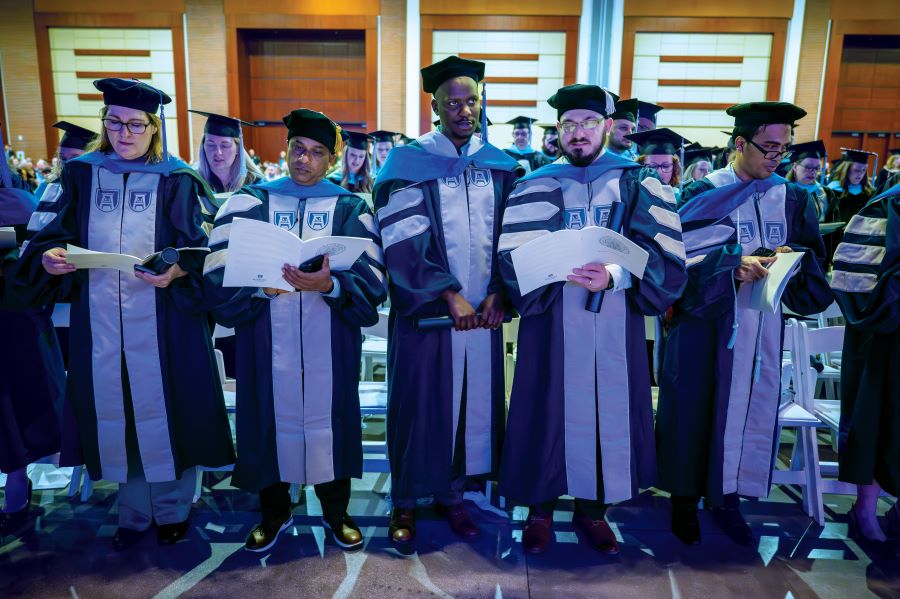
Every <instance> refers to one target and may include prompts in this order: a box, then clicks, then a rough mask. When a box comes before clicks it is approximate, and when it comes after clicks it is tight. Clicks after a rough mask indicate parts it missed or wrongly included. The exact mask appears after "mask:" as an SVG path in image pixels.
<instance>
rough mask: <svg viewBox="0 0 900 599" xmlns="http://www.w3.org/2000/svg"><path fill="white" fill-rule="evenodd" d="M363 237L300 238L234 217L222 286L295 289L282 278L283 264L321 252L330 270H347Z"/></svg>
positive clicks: (361, 249)
mask: <svg viewBox="0 0 900 599" xmlns="http://www.w3.org/2000/svg"><path fill="white" fill-rule="evenodd" d="M371 243H372V240H371V239H366V238H365V237H334V236H328V237H316V238H314V239H309V240H307V241H303V240H302V239H300V238H299V237H297V236H296V235H294V234H293V233H291V232H290V231H287V230H285V229H282V228H281V227H276V226H275V225H273V224H270V223H266V222H263V221H259V220H254V219H250V218H235V219H234V220H233V221H232V224H231V233H230V234H229V237H228V258H227V260H226V261H225V276H224V278H223V280H222V285H223V286H225V287H273V288H275V289H283V290H284V291H293V290H294V288H293V287H291V285H290V284H289V283H288V282H287V281H285V280H284V277H283V276H282V275H281V268H282V266H283V265H285V264H294V265H300V264H302V263H303V262H306V261H307V260H309V259H310V258H314V257H316V256H318V255H320V254H328V262H329V264H330V268H331V270H347V269H348V268H350V267H351V266H353V263H354V262H356V260H357V259H358V258H359V257H360V255H362V253H363V252H365V251H366V248H367V247H369V244H371Z"/></svg>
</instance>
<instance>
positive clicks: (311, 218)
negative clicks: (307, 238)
mask: <svg viewBox="0 0 900 599" xmlns="http://www.w3.org/2000/svg"><path fill="white" fill-rule="evenodd" d="M306 224H307V225H309V228H310V229H312V230H313V231H321V230H322V229H324V228H325V227H327V226H328V213H327V212H310V213H309V214H308V215H306Z"/></svg>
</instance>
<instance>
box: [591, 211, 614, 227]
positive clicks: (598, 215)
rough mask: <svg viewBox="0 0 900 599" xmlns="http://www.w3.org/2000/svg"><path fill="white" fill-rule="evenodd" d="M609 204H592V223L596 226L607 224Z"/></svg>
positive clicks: (605, 225)
mask: <svg viewBox="0 0 900 599" xmlns="http://www.w3.org/2000/svg"><path fill="white" fill-rule="evenodd" d="M609 210H610V207H609V206H594V224H595V225H597V226H598V227H607V226H609Z"/></svg>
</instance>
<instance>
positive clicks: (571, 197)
mask: <svg viewBox="0 0 900 599" xmlns="http://www.w3.org/2000/svg"><path fill="white" fill-rule="evenodd" d="M548 102H549V103H550V105H551V106H553V107H554V108H556V109H557V114H558V118H559V125H558V127H559V134H560V135H559V141H560V146H561V149H562V152H563V156H564V160H562V161H559V162H557V163H554V164H551V165H548V166H544V167H541V168H540V169H538V170H536V171H535V172H533V173H531V174H530V175H528V176H527V177H525V178H523V179H520V180H519V182H518V184H517V186H516V188H515V190H514V191H513V193H512V194H510V196H509V200H508V201H507V205H506V210H505V213H504V216H503V228H502V234H501V235H500V241H499V247H498V251H499V262H500V272H501V274H502V275H503V280H504V283H505V284H506V289H507V293H508V294H509V296H510V298H511V300H512V303H513V306H514V307H515V308H516V310H517V311H518V312H519V314H520V315H521V317H522V320H521V323H520V325H519V340H518V343H519V346H518V360H517V362H516V374H515V380H514V383H513V389H512V396H511V398H510V408H509V421H508V426H507V431H506V441H505V443H504V446H503V460H502V464H501V470H500V492H501V494H503V495H505V496H507V497H509V498H510V499H512V500H514V501H518V502H522V503H524V504H527V505H529V506H530V512H529V515H528V521H527V523H526V525H525V529H524V532H523V535H522V543H523V545H524V546H525V550H526V551H528V552H530V553H541V552H543V551H545V550H546V548H547V546H548V545H549V543H550V539H551V538H552V530H551V527H552V523H553V509H554V507H555V505H556V502H557V499H558V498H559V496H560V495H572V496H574V497H575V518H574V521H575V525H576V528H577V529H579V530H580V531H581V532H582V533H583V534H584V535H585V537H586V538H587V540H588V542H589V544H590V545H591V546H592V547H594V548H595V549H597V550H598V551H601V552H603V553H606V554H615V553H617V552H618V545H617V543H616V538H615V535H614V534H613V532H612V530H610V528H609V525H608V524H607V523H606V522H605V520H604V515H605V512H606V507H607V505H609V504H611V503H616V502H619V501H625V500H627V499H629V498H631V497H632V496H633V495H634V494H635V492H636V491H637V489H638V488H639V487H648V486H651V485H652V484H653V483H654V482H655V476H656V459H655V457H656V456H655V452H654V443H653V410H652V405H651V397H650V372H649V366H648V363H647V354H646V344H645V341H644V337H645V333H644V315H658V314H661V313H663V312H664V311H665V310H666V308H668V307H669V306H670V305H671V304H672V303H673V302H674V301H675V300H676V299H677V297H678V296H679V294H680V293H681V290H682V287H683V285H684V281H685V270H684V247H683V245H682V243H681V224H680V222H679V220H678V215H677V214H676V212H675V198H674V195H673V193H672V189H671V188H670V187H668V186H665V185H662V184H661V183H660V182H659V181H658V180H656V179H645V180H644V181H643V182H641V181H639V178H638V172H639V170H640V165H638V164H637V163H636V162H634V161H632V160H628V159H625V158H622V157H621V156H616V155H613V154H612V153H610V152H607V151H605V150H604V149H603V146H604V140H605V138H606V135H607V133H608V132H609V129H610V127H611V126H612V120H611V119H610V115H611V114H613V112H614V101H613V97H612V95H611V94H610V93H609V92H607V91H606V90H604V89H602V88H600V87H597V86H594V85H570V86H567V87H564V88H562V89H560V90H559V91H558V92H557V93H556V94H555V95H554V96H553V97H551V98H550V99H549V100H548ZM587 226H598V227H608V228H612V229H614V230H617V231H620V232H621V234H622V235H624V236H625V237H626V238H627V239H629V240H630V241H632V242H634V243H635V244H636V245H637V246H639V247H640V248H642V249H643V250H645V251H646V252H647V254H648V258H647V264H646V267H645V269H644V272H643V273H642V277H641V278H638V277H637V276H635V275H633V274H630V273H629V272H628V271H626V270H624V269H623V268H622V267H621V266H618V265H616V264H600V263H589V264H585V265H583V266H582V267H581V268H575V269H574V270H573V271H572V273H571V275H569V276H568V281H567V282H566V281H559V282H554V283H551V284H549V285H545V286H543V287H539V288H537V289H535V290H533V291H531V292H529V293H526V294H525V295H522V293H521V292H520V287H519V282H518V280H517V275H516V269H515V267H514V265H513V256H512V254H513V251H514V250H515V249H516V248H518V247H520V246H522V245H523V244H526V243H528V242H529V241H531V240H534V239H538V238H540V237H541V236H543V235H548V234H550V233H552V232H554V231H560V230H563V229H581V228H583V227H587Z"/></svg>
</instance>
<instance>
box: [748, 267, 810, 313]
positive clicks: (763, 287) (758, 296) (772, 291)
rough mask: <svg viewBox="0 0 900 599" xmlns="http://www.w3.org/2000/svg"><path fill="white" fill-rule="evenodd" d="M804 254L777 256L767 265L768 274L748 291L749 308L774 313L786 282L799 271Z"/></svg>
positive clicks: (779, 302) (779, 303)
mask: <svg viewBox="0 0 900 599" xmlns="http://www.w3.org/2000/svg"><path fill="white" fill-rule="evenodd" d="M805 253H806V252H790V253H787V254H777V256H778V258H777V259H776V260H775V262H772V263H771V264H770V265H769V269H768V270H769V274H767V275H766V276H765V277H763V278H762V279H759V280H758V281H756V282H754V283H753V288H752V289H751V290H750V307H751V308H753V309H754V310H759V311H760V312H769V313H770V314H774V313H775V309H776V308H777V307H778V306H780V305H781V295H782V294H783V293H784V288H785V287H787V284H788V281H790V280H791V277H793V276H794V275H795V274H797V271H798V270H800V260H801V259H802V258H803V254H805Z"/></svg>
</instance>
